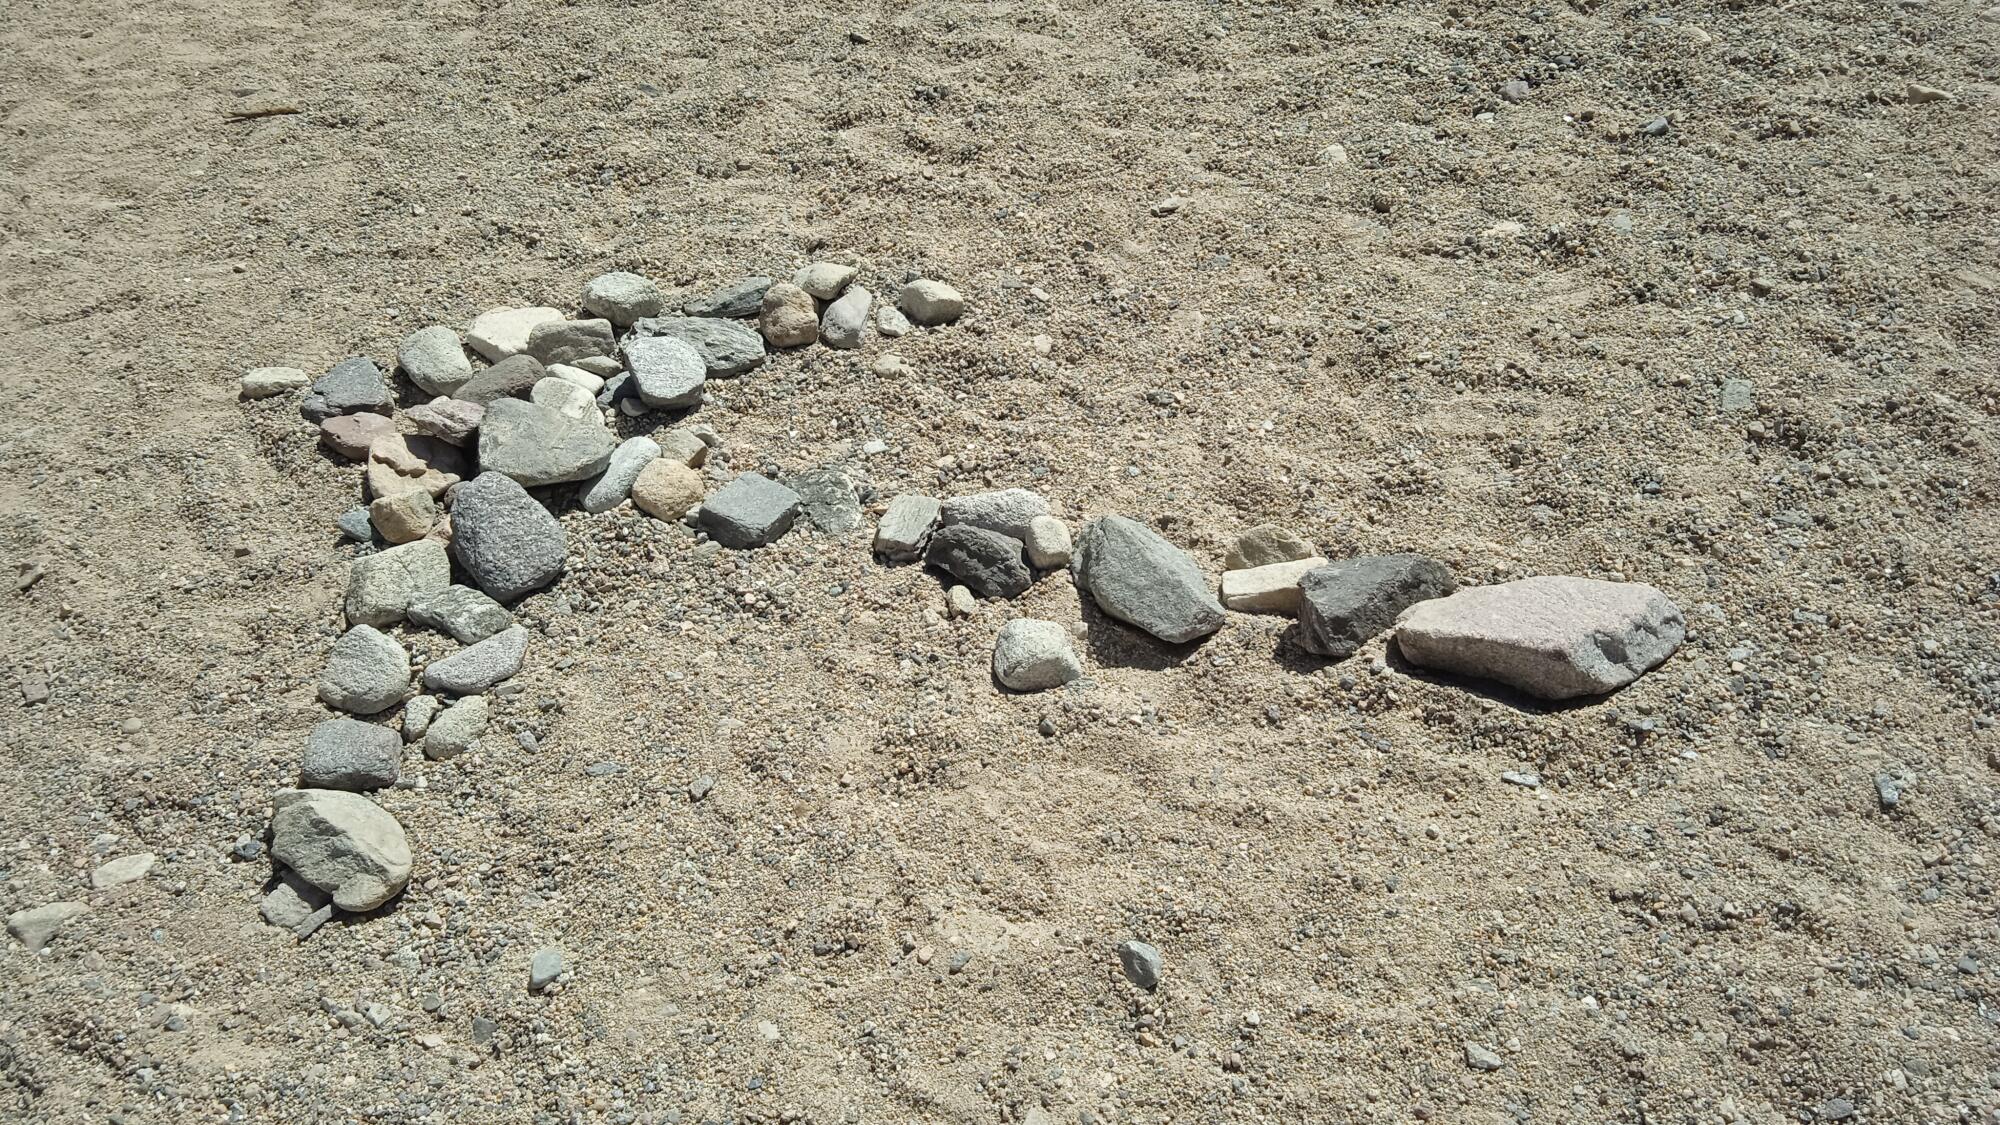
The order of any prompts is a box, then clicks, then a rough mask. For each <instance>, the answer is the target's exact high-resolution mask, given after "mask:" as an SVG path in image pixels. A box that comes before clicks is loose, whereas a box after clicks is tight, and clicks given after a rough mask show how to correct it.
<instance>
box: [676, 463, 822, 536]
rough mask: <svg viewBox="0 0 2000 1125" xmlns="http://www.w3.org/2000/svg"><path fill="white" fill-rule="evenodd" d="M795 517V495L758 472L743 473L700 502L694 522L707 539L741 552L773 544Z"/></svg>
mask: <svg viewBox="0 0 2000 1125" xmlns="http://www.w3.org/2000/svg"><path fill="white" fill-rule="evenodd" d="M798 514H799V494H798V493H796V492H793V491H792V490H791V489H789V488H786V487H785V486H784V485H782V484H779V483H778V482H777V481H774V480H772V479H771V478H769V477H766V476H764V475H762V474H760V473H744V474H742V475H740V476H738V477H737V478H736V479H735V480H733V481H730V482H729V483H728V484H725V485H723V486H722V487H721V488H718V489H716V490H715V492H714V493H712V494H711V495H710V496H709V497H708V498H707V499H706V500H704V501H703V502H702V505H701V515H700V517H699V518H698V520H697V521H696V522H698V523H699V524H700V526H701V529H702V530H703V531H706V532H708V537H709V538H710V539H713V540H715V541H716V542H717V543H720V544H722V545H723V546H725V547H731V548H735V549H736V550H745V549H748V548H751V547H762V546H764V545H765V544H767V543H772V542H775V541H777V539H778V538H779V537H780V536H782V535H784V534H785V532H787V531H790V530H791V528H792V520H793V519H795V518H797V516H798Z"/></svg>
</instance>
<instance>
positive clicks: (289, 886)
mask: <svg viewBox="0 0 2000 1125" xmlns="http://www.w3.org/2000/svg"><path fill="white" fill-rule="evenodd" d="M332 903H333V899H332V898H331V897H330V896H329V895H328V894H327V893H326V892H325V891H322V890H320V889H319V888H318V887H315V886H313V885H312V884H311V883H308V882H306V881H305V880H304V879H301V878H299V877H298V876H297V875H295V874H293V873H292V872H290V871H284V870H280V871H279V872H278V885H277V886H275V887H272V888H271V891H270V893H269V894H266V895H265V896H264V901H263V902H262V903H260V904H258V907H257V912H258V913H260V914H262V915H263V916H264V921H266V922H269V923H270V924H271V925H273V926H276V927H278V928H279V929H282V930H296V929H298V928H299V926H300V925H301V924H303V923H304V922H305V920H306V919H307V918H310V917H312V916H313V915H314V914H316V913H318V912H319V911H320V910H322V909H324V908H325V907H327V906H330V905H332Z"/></svg>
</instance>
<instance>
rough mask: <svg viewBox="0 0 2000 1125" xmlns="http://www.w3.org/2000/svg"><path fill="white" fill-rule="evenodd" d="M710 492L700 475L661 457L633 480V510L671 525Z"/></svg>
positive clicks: (640, 471) (676, 462) (641, 470)
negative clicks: (635, 509)
mask: <svg viewBox="0 0 2000 1125" xmlns="http://www.w3.org/2000/svg"><path fill="white" fill-rule="evenodd" d="M706 491H707V485H706V484H705V483H703V481H702V479H701V474H700V473H697V472H695V471H694V470H693V469H691V468H689V467H688V466H686V465H683V464H681V463H680V462H678V461H674V460H672V459H670V458H666V457H661V458H659V459H657V460H655V461H652V462H650V463H649V464H647V465H646V466H645V467H644V468H642V469H640V470H639V475H638V476H636V477H634V478H632V506H633V507H635V508H637V509H639V510H640V511H642V512H644V513H646V514H647V515H649V516H651V517H653V518H654V519H656V520H667V521H669V522H671V521H674V520H678V519H680V518H682V517H683V516H686V515H687V514H688V509H690V508H692V507H694V506H695V505H696V504H699V503H701V501H702V496H703V495H704V494H705V493H706Z"/></svg>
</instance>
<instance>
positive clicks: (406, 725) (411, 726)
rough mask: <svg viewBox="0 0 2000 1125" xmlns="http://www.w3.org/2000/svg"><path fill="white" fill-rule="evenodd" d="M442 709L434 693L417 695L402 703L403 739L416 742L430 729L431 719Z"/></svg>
mask: <svg viewBox="0 0 2000 1125" xmlns="http://www.w3.org/2000/svg"><path fill="white" fill-rule="evenodd" d="M442 710H444V704H443V703H441V702H439V701H438V697H437V696H435V695H419V696H415V697H413V698H412V699H411V700H410V701H409V702H408V703H405V704H403V741H404V742H416V741H417V740H419V739H421V738H423V736H424V735H425V733H426V732H428V731H429V730H430V729H431V721H432V720H434V719H436V718H437V717H438V712H439V711H442Z"/></svg>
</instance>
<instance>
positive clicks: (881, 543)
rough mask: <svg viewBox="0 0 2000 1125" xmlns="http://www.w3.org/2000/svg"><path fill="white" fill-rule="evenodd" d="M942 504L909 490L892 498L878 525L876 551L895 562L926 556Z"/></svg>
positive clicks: (876, 527) (876, 529)
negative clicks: (925, 552)
mask: <svg viewBox="0 0 2000 1125" xmlns="http://www.w3.org/2000/svg"><path fill="white" fill-rule="evenodd" d="M939 510H940V505H939V504H938V502H937V500H936V499H935V498H933V497H929V496H920V495H918V494H916V493H914V492H906V493H904V494H902V495H901V496H898V497H896V498H895V499H894V500H891V501H889V507H888V508H887V510H885V511H884V512H883V513H882V522H880V523H878V524H876V525H875V553H876V554H878V555H881V556H882V557H883V558H885V559H888V560H889V561H891V562H910V561H913V560H915V559H918V558H921V557H923V553H924V544H925V543H926V542H927V541H929V539H930V536H931V528H933V527H935V526H937V521H938V512H939Z"/></svg>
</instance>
